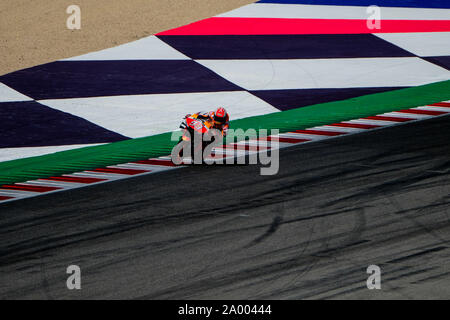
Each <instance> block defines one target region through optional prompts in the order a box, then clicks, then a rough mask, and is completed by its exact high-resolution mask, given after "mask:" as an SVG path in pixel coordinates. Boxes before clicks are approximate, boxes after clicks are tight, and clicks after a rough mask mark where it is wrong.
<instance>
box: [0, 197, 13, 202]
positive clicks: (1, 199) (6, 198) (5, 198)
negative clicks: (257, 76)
mask: <svg viewBox="0 0 450 320" xmlns="http://www.w3.org/2000/svg"><path fill="white" fill-rule="evenodd" d="M9 199H14V198H13V197H4V196H0V201H5V200H9Z"/></svg>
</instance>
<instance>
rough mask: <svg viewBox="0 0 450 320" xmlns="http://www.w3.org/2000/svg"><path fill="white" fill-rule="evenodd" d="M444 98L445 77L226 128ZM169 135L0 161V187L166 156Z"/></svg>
mask: <svg viewBox="0 0 450 320" xmlns="http://www.w3.org/2000/svg"><path fill="white" fill-rule="evenodd" d="M445 100H450V80H449V81H443V82H437V83H432V84H428V85H424V86H419V87H413V88H407V89H399V90H395V91H389V92H384V93H377V94H371V95H366V96H362V97H357V98H352V99H348V100H342V101H335V102H329V103H321V104H316V105H312V106H307V107H302V108H298V109H292V110H288V111H283V112H277V113H271V114H267V115H262V116H256V117H249V118H244V119H239V120H234V121H231V128H242V129H243V130H247V129H250V128H254V129H257V130H258V129H268V130H270V129H279V130H280V132H286V131H291V130H298V129H306V128H310V127H314V126H319V125H325V124H330V123H333V122H339V121H345V120H351V119H355V118H360V117H366V116H372V115H376V114H380V113H385V112H390V111H395V110H400V109H406V108H411V107H416V106H421V105H426V104H431V103H436V102H441V101H445ZM170 138H171V133H163V134H159V135H154V136H150V137H145V138H138V139H132V140H127V141H121V142H115V143H110V144H106V145H101V146H94V147H86V148H81V149H76V150H68V151H62V152H58V153H54V154H49V155H44V156H38V157H32V158H26V159H19V160H12V161H6V162H2V163H0V185H1V184H9V183H16V182H23V181H27V180H32V179H38V178H43V177H48V176H54V175H61V174H66V173H71V172H75V171H83V170H90V169H95V168H98V167H104V166H108V165H114V164H119V163H125V162H130V161H136V160H142V159H147V158H152V157H158V156H161V155H167V154H170V152H171V150H172V148H173V146H174V144H175V142H172V141H171V140H170Z"/></svg>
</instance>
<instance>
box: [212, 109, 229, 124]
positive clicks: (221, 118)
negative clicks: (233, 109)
mask: <svg viewBox="0 0 450 320" xmlns="http://www.w3.org/2000/svg"><path fill="white" fill-rule="evenodd" d="M227 117H228V114H227V111H226V110H225V108H218V109H217V110H216V112H214V124H215V125H216V126H223V125H224V124H225V123H226V122H227Z"/></svg>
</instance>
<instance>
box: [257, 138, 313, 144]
mask: <svg viewBox="0 0 450 320" xmlns="http://www.w3.org/2000/svg"><path fill="white" fill-rule="evenodd" d="M259 140H261V141H278V142H281V143H301V142H308V141H311V140H309V139H296V138H284V137H264V138H260V139H259Z"/></svg>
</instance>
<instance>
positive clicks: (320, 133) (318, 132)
mask: <svg viewBox="0 0 450 320" xmlns="http://www.w3.org/2000/svg"><path fill="white" fill-rule="evenodd" d="M294 132H295V133H304V134H314V135H319V136H329V137H334V136H340V135H342V134H347V133H346V132H335V131H320V130H296V131H294Z"/></svg>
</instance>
